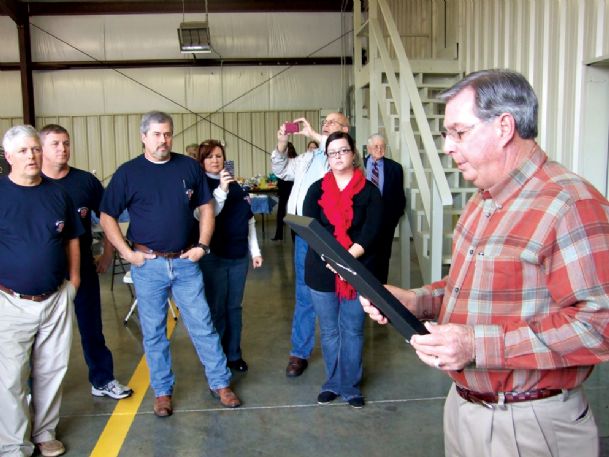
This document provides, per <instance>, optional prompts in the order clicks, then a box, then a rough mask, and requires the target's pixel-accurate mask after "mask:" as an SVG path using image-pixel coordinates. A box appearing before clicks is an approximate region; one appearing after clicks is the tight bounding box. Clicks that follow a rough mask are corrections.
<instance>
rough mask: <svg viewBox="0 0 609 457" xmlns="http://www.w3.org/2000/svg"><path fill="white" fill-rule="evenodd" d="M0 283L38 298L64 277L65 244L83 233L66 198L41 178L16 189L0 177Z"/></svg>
mask: <svg viewBox="0 0 609 457" xmlns="http://www.w3.org/2000/svg"><path fill="white" fill-rule="evenodd" d="M0 195H2V198H0V284H2V285H3V286H5V287H8V288H10V289H12V290H14V291H15V292H18V293H20V294H27V295H40V294H44V293H49V292H53V291H55V290H57V289H58V288H59V286H60V285H61V284H62V282H63V281H64V279H65V277H66V274H67V255H66V244H67V242H68V241H69V240H71V239H74V238H77V237H79V236H81V235H82V234H83V233H84V230H83V228H82V224H81V222H80V218H79V217H78V215H77V213H76V211H75V209H74V205H73V203H72V200H71V199H70V196H69V195H68V194H67V193H66V192H65V191H64V190H63V189H62V188H61V187H59V186H58V185H56V184H54V183H52V182H51V181H49V180H48V179H46V178H42V182H41V183H40V184H39V185H37V186H31V187H30V186H19V185H17V184H15V183H13V182H12V181H11V180H10V179H9V178H8V177H3V178H0Z"/></svg>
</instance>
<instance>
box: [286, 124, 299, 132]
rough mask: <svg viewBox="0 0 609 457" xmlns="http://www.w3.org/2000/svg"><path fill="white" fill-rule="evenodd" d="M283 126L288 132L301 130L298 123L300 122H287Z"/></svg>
mask: <svg viewBox="0 0 609 457" xmlns="http://www.w3.org/2000/svg"><path fill="white" fill-rule="evenodd" d="M283 128H284V130H285V133H286V134H288V133H298V132H300V126H299V125H298V122H286V123H285V124H284V127H283Z"/></svg>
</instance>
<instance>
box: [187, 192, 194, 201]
mask: <svg viewBox="0 0 609 457" xmlns="http://www.w3.org/2000/svg"><path fill="white" fill-rule="evenodd" d="M194 193H195V191H194V190H192V189H186V197H187V198H188V201H190V199H191V198H192V194H194Z"/></svg>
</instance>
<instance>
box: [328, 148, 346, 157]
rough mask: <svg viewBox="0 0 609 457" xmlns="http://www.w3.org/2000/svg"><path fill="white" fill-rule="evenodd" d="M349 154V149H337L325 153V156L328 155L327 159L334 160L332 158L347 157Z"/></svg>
mask: <svg viewBox="0 0 609 457" xmlns="http://www.w3.org/2000/svg"><path fill="white" fill-rule="evenodd" d="M350 152H351V149H349V148H341V149H337V150H335V151H326V154H327V155H328V157H331V158H334V157H339V156H340V157H342V156H344V155H347V154H349V153H350Z"/></svg>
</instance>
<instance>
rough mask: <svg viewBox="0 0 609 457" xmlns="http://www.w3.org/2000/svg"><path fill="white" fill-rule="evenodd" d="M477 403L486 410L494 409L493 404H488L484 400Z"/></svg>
mask: <svg viewBox="0 0 609 457" xmlns="http://www.w3.org/2000/svg"><path fill="white" fill-rule="evenodd" d="M478 402H479V403H480V404H481V405H482V406H484V407H485V408H487V409H495V405H494V404H493V403H489V402H487V401H484V400H478Z"/></svg>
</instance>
